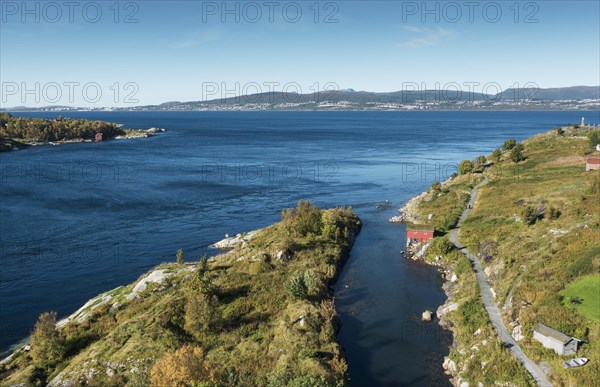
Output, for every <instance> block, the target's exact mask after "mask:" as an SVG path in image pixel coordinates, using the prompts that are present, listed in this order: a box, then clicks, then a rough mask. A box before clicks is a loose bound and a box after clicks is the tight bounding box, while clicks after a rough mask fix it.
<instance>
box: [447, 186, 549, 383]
mask: <svg viewBox="0 0 600 387" xmlns="http://www.w3.org/2000/svg"><path fill="white" fill-rule="evenodd" d="M487 181H488V179H487V177H486V176H484V177H483V181H482V182H480V183H479V184H477V185H476V186H475V187H474V188H473V190H472V191H471V198H470V199H469V203H468V205H467V207H466V208H465V210H464V211H463V213H462V214H461V216H460V218H459V219H458V223H457V225H456V227H455V228H454V229H453V230H452V231H450V234H449V238H450V241H451V242H452V243H454V245H455V246H456V247H457V248H458V249H459V250H460V251H461V252H462V253H463V254H464V255H465V256H466V257H467V258H469V260H470V261H471V263H472V265H473V270H475V274H476V275H477V281H478V282H479V291H480V293H481V298H482V300H483V304H484V305H485V309H486V310H487V312H488V315H489V316H490V320H491V321H492V324H493V325H494V329H495V330H496V333H498V336H499V337H500V340H501V341H502V343H504V345H505V346H506V347H507V348H508V349H509V350H510V352H511V353H512V355H513V356H514V357H516V358H517V360H518V361H519V362H520V363H521V364H523V366H524V367H525V368H526V369H527V371H528V372H529V373H530V374H531V376H533V378H534V379H535V382H536V383H537V385H538V386H541V387H552V383H550V382H549V381H548V379H547V378H546V375H545V374H544V372H543V371H542V369H541V368H540V367H539V366H538V365H537V364H536V363H535V362H534V361H532V360H531V359H529V358H528V357H527V355H525V353H523V351H522V350H521V348H520V347H519V344H518V343H517V342H516V341H515V339H514V338H513V337H512V336H511V335H510V333H509V332H508V329H506V326H505V325H504V322H503V321H502V315H501V314H500V309H498V306H497V305H496V303H495V302H494V299H493V297H492V291H491V290H490V284H489V283H488V281H487V278H486V277H485V273H484V271H483V268H482V266H481V262H479V259H478V258H477V257H476V256H475V255H473V254H471V252H470V251H469V250H467V249H466V247H463V246H461V245H460V243H459V242H458V230H459V228H460V225H461V224H462V223H463V221H464V220H465V219H466V218H467V217H468V216H469V213H470V212H471V208H472V207H473V204H474V203H475V199H476V197H477V190H478V189H479V188H481V186H483V185H484V184H486V183H487Z"/></svg>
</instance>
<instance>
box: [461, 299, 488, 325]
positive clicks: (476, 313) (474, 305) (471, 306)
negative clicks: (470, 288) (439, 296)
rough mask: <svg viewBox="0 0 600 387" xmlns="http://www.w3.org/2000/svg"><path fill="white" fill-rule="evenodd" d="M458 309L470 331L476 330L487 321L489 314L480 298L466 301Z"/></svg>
mask: <svg viewBox="0 0 600 387" xmlns="http://www.w3.org/2000/svg"><path fill="white" fill-rule="evenodd" d="M458 309H459V313H460V316H461V319H462V322H463V325H464V326H465V327H466V328H467V329H468V331H469V332H470V333H473V332H475V331H476V330H477V329H479V328H481V327H482V326H484V325H485V323H486V322H487V314H486V311H485V309H484V306H483V303H482V302H481V301H480V300H479V298H473V299H470V300H468V301H466V302H465V303H463V304H462V305H461V306H459V308H458Z"/></svg>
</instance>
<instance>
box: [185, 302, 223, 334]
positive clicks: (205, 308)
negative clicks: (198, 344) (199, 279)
mask: <svg viewBox="0 0 600 387" xmlns="http://www.w3.org/2000/svg"><path fill="white" fill-rule="evenodd" d="M218 302H219V301H218V299H217V296H215V295H209V294H204V293H192V292H189V293H188V294H187V295H186V303H185V316H184V325H183V329H185V330H186V331H187V332H189V333H191V334H192V335H194V337H196V338H197V339H202V337H204V335H206V334H207V333H210V332H214V331H216V330H217V329H218V328H219V323H220V319H219V315H218V310H217V305H218Z"/></svg>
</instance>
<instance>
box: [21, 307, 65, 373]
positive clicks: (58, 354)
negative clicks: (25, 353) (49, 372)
mask: <svg viewBox="0 0 600 387" xmlns="http://www.w3.org/2000/svg"><path fill="white" fill-rule="evenodd" d="M30 344H31V352H30V355H31V358H32V359H33V364H34V365H35V366H37V367H40V368H48V367H52V366H54V365H56V364H57V363H59V362H60V361H61V360H63V358H64V356H65V353H66V346H65V340H64V338H63V337H62V336H61V334H60V332H59V331H58V329H57V328H56V312H47V313H42V314H41V315H40V317H39V318H38V320H37V322H36V323H35V328H34V330H33V333H32V334H31V339H30Z"/></svg>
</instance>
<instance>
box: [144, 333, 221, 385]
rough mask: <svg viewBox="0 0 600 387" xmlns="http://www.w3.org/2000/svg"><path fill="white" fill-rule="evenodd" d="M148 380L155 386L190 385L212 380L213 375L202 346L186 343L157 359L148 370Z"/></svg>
mask: <svg viewBox="0 0 600 387" xmlns="http://www.w3.org/2000/svg"><path fill="white" fill-rule="evenodd" d="M150 380H151V383H152V386H155V387H172V386H177V387H179V386H192V385H194V384H196V383H198V384H201V383H203V382H212V381H213V375H212V373H211V371H210V369H209V368H208V367H207V365H206V362H205V358H204V351H203V350H202V348H200V347H195V346H192V345H189V344H188V345H184V346H183V347H181V348H179V349H178V350H177V351H175V352H168V353H166V354H165V355H163V356H162V357H161V358H160V359H158V360H157V361H156V363H154V366H153V367H152V369H151V370H150Z"/></svg>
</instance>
